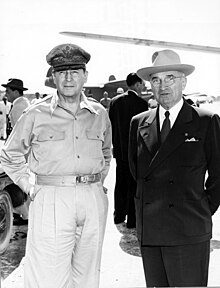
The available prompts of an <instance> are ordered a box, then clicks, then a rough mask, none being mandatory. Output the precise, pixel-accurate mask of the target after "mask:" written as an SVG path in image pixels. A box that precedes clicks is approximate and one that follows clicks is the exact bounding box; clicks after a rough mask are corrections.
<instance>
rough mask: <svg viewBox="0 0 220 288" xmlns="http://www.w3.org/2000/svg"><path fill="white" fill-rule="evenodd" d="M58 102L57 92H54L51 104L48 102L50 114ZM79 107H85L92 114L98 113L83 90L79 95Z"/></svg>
mask: <svg viewBox="0 0 220 288" xmlns="http://www.w3.org/2000/svg"><path fill="white" fill-rule="evenodd" d="M59 104H60V99H59V96H58V94H54V95H53V97H52V100H51V104H50V112H51V116H52V115H53V113H54V110H55V109H56V108H57V106H58V105H59ZM60 106H62V105H60ZM79 107H80V109H87V110H89V111H90V112H91V113H93V114H98V111H97V110H96V109H95V108H94V107H93V106H92V105H91V104H90V102H89V100H88V99H87V97H86V96H85V94H84V93H83V92H81V95H80V104H79Z"/></svg>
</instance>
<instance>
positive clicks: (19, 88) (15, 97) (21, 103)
mask: <svg viewBox="0 0 220 288" xmlns="http://www.w3.org/2000/svg"><path fill="white" fill-rule="evenodd" d="M8 81H9V82H8V83H7V84H2V86H3V87H5V88H6V92H5V95H6V97H7V99H8V101H9V102H11V103H12V106H11V111H10V113H9V118H10V122H11V126H12V128H13V127H14V126H15V123H16V122H17V120H18V119H19V117H20V116H21V114H22V113H23V112H24V110H25V109H26V108H27V107H28V106H29V105H30V103H29V101H28V99H27V98H26V97H25V96H24V91H26V90H28V89H27V88H25V87H24V86H23V81H22V80H20V79H15V78H11V79H9V80H8Z"/></svg>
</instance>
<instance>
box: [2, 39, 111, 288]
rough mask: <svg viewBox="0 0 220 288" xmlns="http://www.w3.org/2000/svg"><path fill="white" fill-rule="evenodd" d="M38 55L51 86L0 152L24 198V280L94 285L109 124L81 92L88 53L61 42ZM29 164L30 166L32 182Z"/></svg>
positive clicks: (82, 287) (56, 287) (57, 286)
mask: <svg viewBox="0 0 220 288" xmlns="http://www.w3.org/2000/svg"><path fill="white" fill-rule="evenodd" d="M46 59H47V62H48V64H49V65H51V67H52V71H53V72H52V73H53V80H54V82H55V84H56V87H57V94H56V95H52V96H47V97H46V98H44V99H42V101H40V102H38V103H36V104H34V105H32V106H31V107H30V108H29V109H28V110H27V111H26V112H25V113H24V114H23V115H22V117H21V118H20V119H19V120H18V122H17V125H16V127H15V128H14V129H13V131H12V133H11V135H10V137H9V139H8V141H7V142H6V144H5V146H4V148H3V150H2V156H1V161H2V165H3V168H4V169H5V171H6V173H7V174H8V175H9V176H10V177H11V178H12V179H13V181H14V182H15V183H16V184H17V185H18V186H19V187H20V188H21V189H22V190H23V191H25V192H26V193H27V194H28V195H29V197H30V198H31V199H32V202H31V204H30V210H29V225H28V226H29V227H28V238H27V247H26V256H25V265H24V279H25V280H24V281H25V284H24V287H25V288H30V287H31V288H35V287H36V288H37V287H38V288H45V287H47V288H49V287H53V288H64V287H65V288H67V287H75V288H76V287H77V288H86V287H90V288H97V287H98V286H99V274H100V260H101V250H102V243H103V238H104V231H105V226H106V218H107V209H108V199H107V195H106V194H105V189H104V187H103V182H104V179H105V177H106V175H107V173H108V170H109V165H110V160H111V125H110V121H109V118H108V114H107V112H106V110H105V109H104V107H103V106H102V105H101V104H100V103H97V102H94V101H90V100H88V99H87V97H86V96H85V95H84V93H83V92H82V89H83V85H84V84H85V82H86V81H87V75H88V72H87V71H86V64H87V63H88V61H89V60H90V55H89V53H87V52H86V51H85V50H83V49H82V48H80V47H79V46H77V45H73V44H62V45H58V46H56V47H55V48H54V49H52V50H51V51H50V53H49V54H48V55H47V57H46ZM27 154H28V155H29V156H28V166H27V165H26V160H25V156H26V155H27ZM29 170H30V171H31V172H33V173H34V174H35V184H34V185H33V184H31V183H30V182H29V173H28V172H29Z"/></svg>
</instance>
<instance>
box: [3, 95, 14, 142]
mask: <svg viewBox="0 0 220 288" xmlns="http://www.w3.org/2000/svg"><path fill="white" fill-rule="evenodd" d="M3 102H4V104H5V108H6V123H5V128H4V131H5V132H4V133H5V139H7V137H8V136H9V135H8V133H7V124H8V123H10V120H9V112H10V110H11V105H12V104H11V102H9V101H8V98H7V96H4V97H3ZM9 130H10V129H9ZM9 134H10V133H9Z"/></svg>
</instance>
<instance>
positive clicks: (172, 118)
mask: <svg viewBox="0 0 220 288" xmlns="http://www.w3.org/2000/svg"><path fill="white" fill-rule="evenodd" d="M182 106H183V98H181V99H180V101H179V102H178V103H176V105H174V106H173V107H172V108H170V109H169V112H170V117H169V118H170V122H171V127H172V126H173V124H174V122H175V120H176V118H177V116H178V114H179V112H180V110H181V108H182ZM165 112H166V109H164V108H163V107H162V106H161V105H160V106H159V117H160V129H161V127H162V124H163V120H164V119H165V115H164V113H165Z"/></svg>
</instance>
